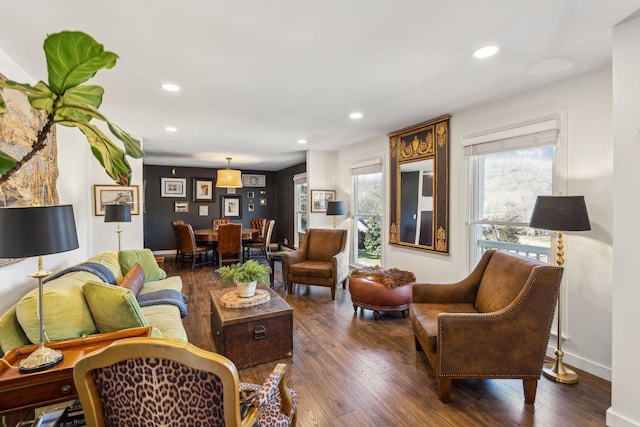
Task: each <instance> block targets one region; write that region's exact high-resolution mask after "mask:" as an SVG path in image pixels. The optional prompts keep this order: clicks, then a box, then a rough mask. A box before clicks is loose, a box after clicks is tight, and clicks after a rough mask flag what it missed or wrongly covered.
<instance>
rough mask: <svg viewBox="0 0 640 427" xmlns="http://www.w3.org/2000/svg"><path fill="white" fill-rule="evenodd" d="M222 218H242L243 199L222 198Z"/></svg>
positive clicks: (236, 197)
mask: <svg viewBox="0 0 640 427" xmlns="http://www.w3.org/2000/svg"><path fill="white" fill-rule="evenodd" d="M220 202H221V203H220V205H221V208H220V209H221V212H220V216H221V217H222V218H242V197H241V196H229V195H226V196H220Z"/></svg>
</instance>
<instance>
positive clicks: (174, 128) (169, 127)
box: [164, 126, 178, 132]
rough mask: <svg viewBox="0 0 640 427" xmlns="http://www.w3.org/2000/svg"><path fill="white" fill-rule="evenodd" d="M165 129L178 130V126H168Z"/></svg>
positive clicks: (168, 130) (169, 130)
mask: <svg viewBox="0 0 640 427" xmlns="http://www.w3.org/2000/svg"><path fill="white" fill-rule="evenodd" d="M164 130H166V131H167V132H177V131H178V128H177V127H175V126H167V127H166V128H164Z"/></svg>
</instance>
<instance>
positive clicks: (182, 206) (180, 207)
mask: <svg viewBox="0 0 640 427" xmlns="http://www.w3.org/2000/svg"><path fill="white" fill-rule="evenodd" d="M173 211H174V212H177V213H187V212H189V202H174V203H173Z"/></svg>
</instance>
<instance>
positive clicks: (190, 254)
mask: <svg viewBox="0 0 640 427" xmlns="http://www.w3.org/2000/svg"><path fill="white" fill-rule="evenodd" d="M175 227H176V229H177V230H178V248H179V250H180V262H179V265H178V267H179V268H182V263H183V262H184V261H188V260H191V271H193V269H194V268H195V267H197V266H200V265H205V264H211V263H213V257H211V260H209V251H210V250H212V248H211V247H208V246H198V244H197V242H196V236H195V234H193V227H191V224H176V225H175ZM203 256H204V260H203V259H202V258H203ZM196 259H197V260H198V261H197V262H196Z"/></svg>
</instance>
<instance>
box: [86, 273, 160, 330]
mask: <svg viewBox="0 0 640 427" xmlns="http://www.w3.org/2000/svg"><path fill="white" fill-rule="evenodd" d="M82 290H83V291H84V297H85V299H86V300H87V303H88V304H89V308H90V309H91V315H92V316H93V320H94V321H95V323H96V326H97V327H98V331H100V332H102V333H105V332H115V331H120V330H122V329H129V328H141V327H145V326H149V323H148V322H147V319H145V317H144V315H143V314H142V312H141V311H140V306H139V305H138V301H137V300H136V297H135V296H134V295H133V293H132V292H131V291H130V290H129V289H126V288H121V287H120V286H113V285H109V284H106V283H102V282H93V281H91V282H87V283H85V285H84V286H83V287H82Z"/></svg>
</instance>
